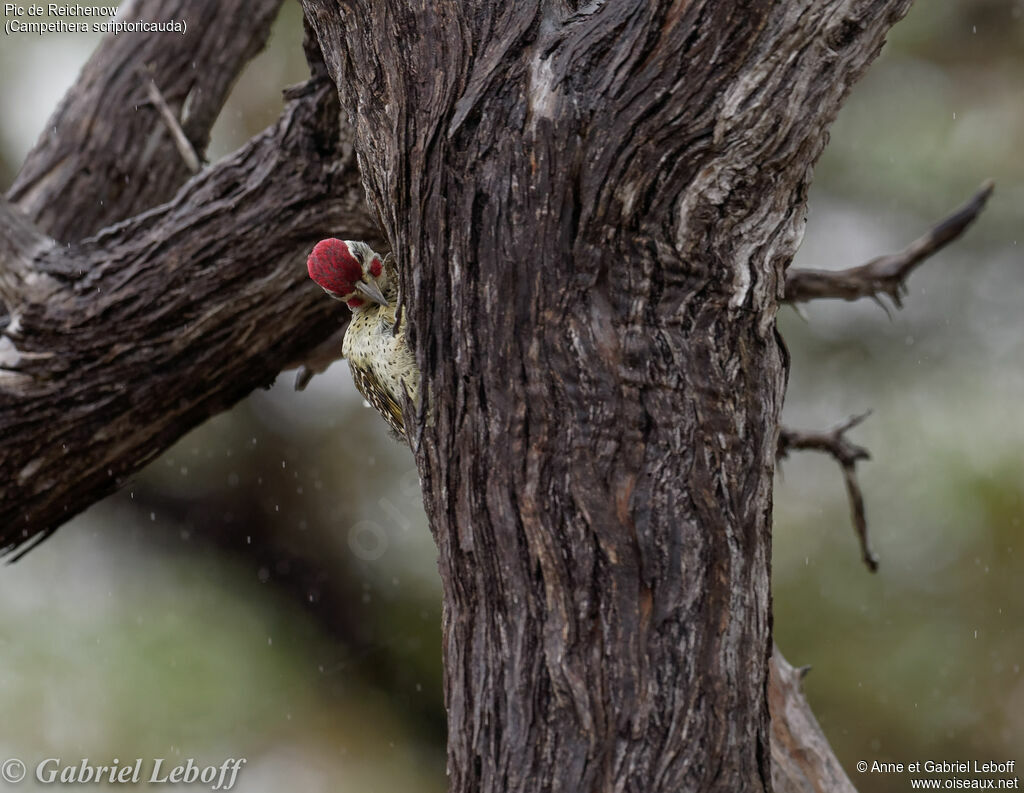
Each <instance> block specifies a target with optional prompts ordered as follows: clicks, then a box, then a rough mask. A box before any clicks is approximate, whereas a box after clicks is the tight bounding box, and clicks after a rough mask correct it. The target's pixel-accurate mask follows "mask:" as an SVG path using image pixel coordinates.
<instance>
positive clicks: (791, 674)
mask: <svg viewBox="0 0 1024 793" xmlns="http://www.w3.org/2000/svg"><path fill="white" fill-rule="evenodd" d="M806 672H807V667H804V668H802V669H797V668H794V667H792V666H790V664H789V662H788V661H787V660H786V659H785V658H784V657H783V655H782V653H781V652H779V648H778V647H777V646H775V645H774V644H773V645H772V657H771V664H770V666H769V675H768V709H769V711H770V713H771V747H772V788H773V789H774V790H776V791H785V793H856V790H855V788H854V787H853V784H852V783H851V782H850V779H849V777H847V776H846V773H845V772H844V771H843V767H842V766H841V765H840V764H839V761H838V760H837V759H836V756H835V755H834V754H833V753H832V748H831V747H830V746H829V744H828V739H827V738H826V737H825V734H824V733H823V732H822V731H821V726H820V725H819V724H818V720H817V719H815V718H814V713H813V712H812V711H811V708H810V706H809V705H808V704H807V700H806V699H805V698H804V695H803V691H802V689H801V681H802V680H803V677H804V675H805V674H806Z"/></svg>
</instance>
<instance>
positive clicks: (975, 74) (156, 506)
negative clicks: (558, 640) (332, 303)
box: [0, 0, 1024, 793]
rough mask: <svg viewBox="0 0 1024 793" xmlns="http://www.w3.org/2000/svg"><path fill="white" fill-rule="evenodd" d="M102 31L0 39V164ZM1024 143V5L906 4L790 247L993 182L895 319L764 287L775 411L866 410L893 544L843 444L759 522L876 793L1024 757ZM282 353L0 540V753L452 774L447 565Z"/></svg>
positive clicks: (820, 263) (795, 462) (800, 417)
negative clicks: (877, 563)
mask: <svg viewBox="0 0 1024 793" xmlns="http://www.w3.org/2000/svg"><path fill="white" fill-rule="evenodd" d="M301 35H302V34H301V19H300V14H299V11H298V7H297V4H295V3H288V4H286V7H285V10H284V11H283V12H282V15H281V18H280V19H279V21H278V24H277V26H276V28H275V32H274V35H273V38H272V40H271V44H270V46H269V47H268V49H267V50H266V51H265V52H264V53H263V54H262V55H261V56H260V57H259V58H258V59H257V60H255V61H254V62H253V63H252V64H251V65H250V66H249V68H248V69H247V70H246V72H245V73H244V74H243V76H242V77H241V79H240V80H239V82H238V84H237V86H236V88H235V91H234V93H233V95H232V97H231V99H230V101H229V103H228V106H227V107H226V109H225V111H224V113H223V115H222V117H221V119H220V121H219V122H218V124H217V127H216V129H215V134H214V142H213V146H212V149H211V151H210V153H209V155H210V159H211V160H216V159H217V158H218V157H221V156H223V155H224V154H226V153H228V152H230V151H232V150H233V149H235V148H236V147H238V146H239V145H241V144H242V143H243V142H244V141H245V140H246V139H247V138H248V137H250V136H251V135H253V134H255V133H256V132H258V131H259V130H260V129H262V128H263V127H264V126H266V125H267V124H269V123H271V121H273V119H274V118H276V116H277V115H278V113H279V112H280V109H281V107H282V102H281V98H280V89H281V88H283V87H284V86H286V85H288V84H291V83H295V82H300V81H301V80H302V79H304V77H305V66H304V59H303V56H302V50H301V46H300V42H301ZM96 44H97V38H95V37H92V36H89V35H77V34H75V35H70V34H61V35H50V36H44V37H38V36H34V35H29V34H20V35H15V36H8V37H5V38H4V39H3V40H2V43H0V74H3V75H4V76H5V78H6V79H4V80H3V81H0V186H2V187H3V188H6V187H7V186H8V185H9V184H10V182H11V180H12V178H13V175H14V173H15V172H16V170H17V168H18V166H19V164H20V162H21V160H22V159H23V158H24V156H25V154H26V152H27V151H28V150H29V148H30V147H31V146H32V144H33V142H34V141H35V139H36V137H37V136H38V135H39V134H40V132H41V131H42V130H43V129H44V128H45V125H46V120H47V118H48V116H49V114H50V113H51V112H52V110H53V109H54V108H55V106H56V104H57V102H58V101H59V99H60V97H61V96H62V95H63V93H64V91H65V90H66V89H67V87H68V86H70V85H71V84H72V82H73V81H74V79H75V77H76V75H77V71H78V69H79V68H80V67H81V65H82V64H83V63H84V62H85V60H86V59H87V58H88V56H89V54H90V53H91V51H92V49H93V48H94V47H95V46H96ZM1022 142H1024V2H1020V0H946V2H944V3H926V2H919V3H918V4H917V6H916V7H915V9H914V10H913V11H912V12H911V14H910V15H909V16H908V18H907V19H906V20H905V21H903V22H902V23H900V24H899V25H898V26H897V27H896V29H895V30H894V32H893V34H892V36H891V38H890V43H889V44H888V45H887V46H886V48H885V50H884V52H883V55H882V57H881V58H880V59H879V61H878V62H877V63H876V64H875V66H874V67H873V68H872V69H871V71H870V72H869V73H868V74H867V76H866V77H865V78H864V79H863V80H862V81H861V82H860V83H859V84H858V85H857V86H856V87H855V88H854V90H853V93H852V94H851V96H850V98H849V101H848V102H847V105H846V107H845V108H844V110H843V111H842V114H841V116H840V118H839V120H838V121H837V122H836V124H835V126H834V128H833V130H832V140H831V143H830V145H829V147H828V149H827V151H826V153H825V155H824V156H823V158H822V160H821V162H820V163H819V166H818V168H817V175H816V178H815V183H814V188H813V190H812V194H811V203H810V216H809V223H808V227H807V234H806V238H805V241H804V243H803V246H802V248H801V250H800V253H799V255H798V256H797V260H796V262H795V265H796V266H804V267H823V268H841V267H848V266H853V265H856V264H860V263H863V262H864V261H866V260H867V259H870V258H871V257H873V256H876V255H879V254H883V253H888V252H893V251H895V250H898V249H900V248H902V247H903V246H904V245H906V244H907V243H908V242H910V241H911V240H912V239H914V238H915V237H917V236H918V235H919V234H921V233H922V232H924V231H925V230H926V228H927V227H928V226H929V225H930V224H931V223H932V222H934V221H935V220H937V219H938V218H939V217H941V216H943V215H944V214H945V213H946V212H948V211H949V210H950V209H952V208H953V207H954V206H956V205H958V204H959V203H960V202H962V201H963V200H964V199H966V198H967V197H968V196H969V195H971V193H972V192H973V191H974V190H975V189H976V188H977V187H978V185H979V184H980V183H981V182H982V181H983V180H984V179H985V178H987V177H990V176H992V177H995V179H996V181H997V187H996V193H995V195H994V196H993V198H992V200H991V202H990V204H989V207H988V209H986V210H985V212H984V214H983V215H982V217H981V220H980V221H979V222H978V224H977V225H976V226H975V227H973V228H972V229H971V230H970V231H969V232H968V234H967V235H966V237H965V238H963V239H962V240H961V241H959V242H957V243H955V244H954V245H953V246H952V247H951V248H949V249H948V250H946V251H944V252H943V253H941V254H940V255H938V256H937V257H935V259H934V260H932V261H930V262H929V263H928V264H926V265H925V266H924V268H923V269H922V270H921V271H920V272H919V273H917V274H915V275H914V276H913V277H912V279H911V281H910V295H909V296H908V298H907V301H906V308H905V309H904V310H903V311H899V312H893V313H892V316H891V318H890V317H888V316H887V315H886V313H885V311H883V310H882V309H881V308H879V307H878V306H877V305H875V304H873V303H871V302H870V301H861V302H859V303H842V302H821V303H817V304H813V305H810V306H808V307H807V308H806V311H805V314H806V316H805V317H801V316H798V315H797V314H796V312H794V311H792V310H791V309H788V308H785V309H783V310H782V312H781V315H780V325H781V327H782V330H783V333H784V335H785V337H786V339H787V341H788V343H789V346H790V350H791V352H792V355H793V368H792V374H791V379H790V390H789V395H788V399H787V405H786V409H785V420H786V423H787V424H789V425H791V426H795V427H800V428H808V429H809V428H827V427H830V426H832V425H834V424H836V423H839V422H840V421H842V420H843V419H845V418H846V417H847V416H848V415H850V414H853V413H860V412H863V411H865V410H868V409H870V410H872V411H873V413H872V415H871V417H870V418H869V419H868V420H867V421H866V422H865V423H864V424H863V425H862V426H861V427H858V428H857V429H856V430H854V431H853V433H852V435H851V439H852V440H853V441H855V442H857V443H860V444H862V445H865V446H867V447H869V448H870V449H871V451H872V455H873V457H872V460H870V461H868V462H866V463H863V464H862V465H861V483H862V486H863V489H864V492H865V496H866V499H867V511H868V519H869V522H870V525H871V531H872V535H873V539H874V544H875V548H876V551H877V552H878V553H879V555H880V557H881V569H880V570H879V572H878V573H877V574H875V575H872V574H870V573H869V572H868V571H867V570H866V569H865V567H864V566H863V564H862V563H861V562H860V559H859V552H858V548H857V544H856V540H855V537H854V534H853V530H852V528H851V526H850V521H849V514H848V508H847V503H846V498H845V491H844V488H843V481H842V477H841V474H840V471H839V469H838V468H837V467H836V466H835V465H834V464H833V463H832V462H831V461H830V460H829V459H828V458H824V457H820V456H818V455H814V454H811V453H805V454H802V455H800V454H797V455H795V456H792V457H791V458H790V459H789V460H787V461H786V462H785V463H784V464H783V466H782V469H781V471H780V475H779V478H778V487H777V491H776V509H775V539H774V587H775V631H776V637H777V639H778V642H779V645H780V646H781V648H782V650H783V652H784V653H785V654H786V655H787V657H788V658H789V660H790V661H791V662H792V663H794V664H796V665H804V664H810V665H812V666H813V668H814V670H813V672H812V673H811V674H810V675H809V677H808V678H807V681H806V691H807V694H808V697H809V698H810V701H811V703H812V705H813V707H814V710H815V712H816V714H817V716H818V718H819V720H820V721H821V723H822V725H823V727H824V729H825V731H826V733H827V735H828V736H829V738H830V740H831V741H832V744H833V747H834V748H835V749H836V751H837V753H838V755H839V757H840V759H841V760H842V762H843V763H844V765H845V767H846V769H847V771H848V773H849V774H850V776H851V778H852V779H853V781H854V783H855V784H856V785H857V786H858V787H859V788H860V789H861V790H862V791H865V792H866V791H896V790H900V791H902V790H906V789H908V787H909V785H908V782H907V779H906V778H905V777H904V776H900V775H885V776H880V775H863V774H859V773H857V772H856V770H855V764H856V762H857V761H858V760H862V759H863V760H867V761H868V762H871V761H873V760H879V761H885V762H903V763H907V762H913V761H915V760H922V761H923V760H927V759H931V760H936V761H938V760H970V759H979V760H999V761H1003V760H1010V759H1015V760H1016V761H1017V762H1018V765H1020V764H1022V763H1024V748H1022V747H1024V674H1022V672H1021V666H1022V664H1024V629H1022V625H1024V527H1022V525H1021V520H1022V517H1024V503H1022V496H1024V413H1022V407H1024V261H1022V246H1021V245H1018V240H1019V238H1020V235H1021V233H1022V231H1024V228H1022V219H1024V213H1022V210H1021V207H1022V206H1024V155H1022V151H1021V146H1022ZM327 231H329V230H326V229H325V232H327ZM296 266H297V267H299V266H302V263H301V262H296ZM292 380H293V377H292V375H291V374H290V373H286V374H283V375H282V376H281V377H280V378H279V379H278V383H277V384H276V385H275V386H274V387H273V388H271V389H269V390H268V391H260V392H257V393H255V394H253V395H252V396H251V397H250V398H249V399H247V400H245V401H244V402H243V403H241V404H239V405H238V406H237V407H236V408H235V409H234V410H232V411H231V412H229V413H227V414H223V415H221V416H218V417H217V418H215V419H213V420H211V421H209V422H207V423H206V424H205V425H203V426H202V427H200V428H199V429H197V430H196V431H194V432H193V433H191V434H190V435H188V436H187V437H185V438H184V439H183V440H182V441H181V442H180V443H178V444H177V445H176V446H175V447H174V448H172V449H171V450H169V451H168V452H167V453H166V454H165V455H164V456H163V457H161V458H160V459H158V460H157V461H156V462H154V463H153V464H152V465H151V466H150V467H149V468H147V469H146V470H145V471H144V472H142V473H141V474H140V475H139V476H137V477H136V478H135V479H134V481H133V482H132V483H131V484H130V485H129V486H128V487H126V488H125V490H124V491H122V492H121V493H119V494H117V495H116V496H113V497H111V498H109V499H107V500H106V501H104V502H102V503H101V504H98V505H97V506H95V507H94V508H92V509H91V510H89V511H88V512H87V513H85V514H83V515H81V516H80V517H78V518H76V519H75V520H73V521H72V522H71V523H70V524H68V525H67V526H66V527H65V528H63V529H62V530H61V531H60V532H58V533H57V534H56V536H54V537H53V538H52V539H50V540H49V541H47V542H46V543H44V544H43V545H42V546H40V547H39V548H38V549H37V550H35V551H33V552H32V553H31V554H29V555H28V556H27V557H26V558H25V559H23V560H22V561H20V562H18V563H17V564H15V565H12V566H4V567H2V568H0V658H2V661H0V713H2V717H0V759H3V758H6V757H11V756H15V757H21V758H22V759H24V760H26V761H27V762H29V763H30V765H31V764H32V763H34V762H38V760H40V759H42V758H45V757H51V756H60V757H62V758H64V759H65V760H70V761H77V760H78V759H80V758H82V757H88V758H91V759H92V760H94V761H109V760H111V759H113V758H115V757H117V758H121V759H125V758H129V759H134V758H135V757H143V758H153V757H164V758H167V759H168V762H172V761H173V760H174V759H175V758H180V759H181V760H182V761H183V760H184V758H188V757H192V758H195V759H196V761H197V762H200V763H204V764H219V763H220V762H222V761H223V760H224V759H226V758H228V757H238V756H244V757H246V758H247V759H248V764H247V765H246V767H245V768H244V769H243V772H242V774H241V776H240V780H239V784H238V786H237V788H236V789H237V790H240V791H243V793H261V792H262V791H277V790H280V789H283V788H288V789H293V790H300V791H304V793H319V791H325V792H326V791H331V792H332V793H334V792H337V791H341V792H342V793H344V792H345V791H359V793H369V792H370V791H387V792H388V793H402V792H403V791H416V793H430V792H431V791H441V790H443V789H444V786H445V774H444V737H445V735H444V731H445V730H444V715H443V709H442V707H443V706H442V694H441V665H440V664H441V662H440V653H441V650H440V604H439V600H440V585H439V581H438V576H437V568H436V551H435V549H434V546H433V542H432V540H431V538H430V534H429V531H428V529H427V524H426V520H425V517H424V515H423V511H422V507H421V504H420V497H419V484H418V478H417V475H416V471H415V468H414V466H413V462H412V458H411V456H410V454H409V452H408V451H407V450H406V449H404V448H403V447H402V446H401V445H399V444H398V443H395V442H394V441H392V440H391V439H390V438H389V437H388V436H387V432H386V428H385V425H384V423H383V422H382V421H380V420H379V419H378V418H377V417H376V415H375V414H374V413H373V411H372V410H371V409H369V408H367V407H366V406H365V405H364V404H363V402H362V400H361V399H360V397H359V395H358V394H357V393H356V391H355V390H354V388H353V386H352V384H351V381H350V379H349V375H348V372H347V367H346V366H345V365H344V363H341V364H336V365H335V366H333V367H332V368H331V369H330V370H329V371H328V372H326V373H325V374H323V375H321V376H319V377H317V378H315V379H314V380H313V382H312V384H311V385H310V386H309V387H308V388H307V390H306V391H304V392H295V391H294V390H293V388H292ZM33 784H34V783H30V782H28V781H26V782H24V783H22V784H21V785H20V788H21V789H23V790H32V789H35V788H34V787H33ZM83 789H86V790H88V789H91V788H89V787H88V786H85V787H83Z"/></svg>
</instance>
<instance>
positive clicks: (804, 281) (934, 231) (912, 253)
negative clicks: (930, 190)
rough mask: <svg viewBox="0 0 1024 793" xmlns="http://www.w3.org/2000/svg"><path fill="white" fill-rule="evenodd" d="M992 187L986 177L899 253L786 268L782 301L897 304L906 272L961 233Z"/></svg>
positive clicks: (901, 299)
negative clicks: (848, 263) (827, 266)
mask: <svg viewBox="0 0 1024 793" xmlns="http://www.w3.org/2000/svg"><path fill="white" fill-rule="evenodd" d="M994 187H995V183H994V182H993V181H992V180H991V179H989V180H988V181H987V182H985V183H984V184H983V185H982V186H981V187H980V188H979V189H978V192H976V193H975V194H974V195H973V196H972V197H971V199H970V200H969V201H968V202H967V203H966V204H964V205H963V206H961V207H960V208H959V209H957V210H956V211H954V212H953V213H952V214H951V215H949V216H948V217H946V218H945V219H943V220H941V221H939V222H938V223H937V224H935V225H934V226H933V227H932V228H931V229H930V230H929V231H928V232H927V233H926V234H925V235H924V236H922V237H920V238H918V239H916V240H914V242H912V243H910V245H908V246H907V247H906V248H904V249H903V250H902V251H900V252H899V253H893V254H890V255H888V256H879V257H878V258H877V259H872V260H871V261H870V262H868V263H867V264H862V265H860V266H859V267H851V268H850V269H848V270H800V269H797V270H790V271H789V272H788V273H787V274H786V295H785V297H784V298H783V302H785V303H800V302H803V301H807V300H819V299H822V298H839V299H842V300H857V299H859V298H862V297H872V298H874V299H875V300H878V299H879V297H880V296H881V295H887V296H888V297H889V298H890V299H891V300H892V302H893V304H894V305H895V306H896V307H897V308H899V307H901V306H902V305H903V296H904V295H905V294H906V289H907V287H906V281H907V278H908V277H909V276H910V273H912V272H913V271H914V268H916V267H917V266H918V265H919V264H921V262H923V261H924V260H925V259H927V258H928V257H929V256H931V255H932V254H933V253H935V252H936V251H939V250H941V249H942V248H944V247H945V246H946V245H948V244H949V243H950V242H952V241H953V240H955V239H956V238H957V237H959V236H960V235H961V234H963V233H964V231H965V230H966V229H967V227H968V226H970V225H971V223H973V222H974V220H975V219H976V218H977V217H978V215H979V214H980V213H981V210H982V209H983V208H984V207H985V202H986V201H988V198H989V196H990V195H992V190H993V188H994ZM879 302H880V301H879Z"/></svg>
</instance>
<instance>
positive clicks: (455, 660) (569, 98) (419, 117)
mask: <svg viewBox="0 0 1024 793" xmlns="http://www.w3.org/2000/svg"><path fill="white" fill-rule="evenodd" d="M908 5H909V0H859V1H854V0H849V1H847V2H840V1H838V0H836V1H835V2H820V0H814V2H811V0H804V1H803V2H801V1H799V0H793V1H791V2H785V3H777V2H772V3H769V2H762V3H738V2H721V0H718V1H717V2H710V0H708V1H707V2H700V1H699V0H694V1H693V2H689V3H678V2H676V3H670V2H652V3H647V2H644V3H641V2H617V3H591V4H573V3H549V4H540V3H527V2H524V3H514V4H507V5H498V4H494V5H487V6H485V7H482V8H481V7H479V6H478V4H470V3H462V2H457V0H448V1H447V2H437V3H432V4H406V3H402V2H397V0H395V1H394V2H372V3H371V2H369V1H368V0H352V2H347V3H343V4H342V3H334V2H330V1H329V0H304V6H305V8H306V12H307V17H308V18H309V19H310V20H311V22H312V24H313V26H314V28H315V29H316V32H317V35H318V37H319V40H320V42H321V47H322V48H323V50H324V52H325V57H326V61H327V64H328V68H329V69H330V72H331V74H332V76H333V77H334V78H335V81H336V82H337V84H338V86H339V91H340V94H341V97H342V105H343V107H346V108H347V109H348V110H349V112H350V113H351V118H352V121H353V124H354V129H355V131H356V148H357V151H358V152H359V156H360V164H361V168H362V172H363V181H364V185H365V186H366V188H367V193H368V199H369V201H370V203H371V205H372V207H373V208H374V209H375V210H376V212H377V213H379V215H380V217H381V221H382V225H383V227H384V229H385V230H386V233H387V235H388V237H389V239H390V242H391V244H392V246H393V248H394V251H395V254H396V257H397V260H398V263H399V267H400V271H401V281H402V286H403V290H404V294H405V296H406V302H407V306H406V309H407V313H408V317H409V319H410V333H411V336H412V339H413V343H414V345H415V347H416V352H417V357H418V361H419V363H420V365H421V368H422V370H423V377H424V389H423V391H424V393H425V395H426V398H425V400H424V401H423V403H422V404H421V405H420V406H419V410H418V422H419V431H418V434H417V435H416V437H415V441H414V444H413V445H414V450H415V452H416V457H417V462H418V465H419V469H420V473H421V476H422V479H423V487H424V500H425V503H426V507H427V511H428V514H429V515H430V518H431V523H432V526H433V529H434V531H435V533H436V538H437V542H438V546H439V549H440V568H441V577H442V582H443V585H444V607H445V624H444V643H445V664H446V673H445V682H446V701H447V706H448V726H449V772H450V775H451V789H452V790H453V791H456V792H457V793H461V792H462V791H473V792H474V793H478V792H480V791H483V792H485V793H486V792H487V791H499V790H500V791H542V790H552V791H555V790H557V791H568V790H580V791H584V790H586V791H591V790H636V791H640V790H642V791H662V790H664V791H679V790H695V791H696V790H700V791H711V790H723V791H736V790H744V791H756V790H768V789H770V772H769V736H768V705H767V700H766V696H765V691H766V686H767V683H768V658H769V654H770V636H769V634H770V631H769V606H770V603H769V582H768V560H769V552H770V547H769V546H770V543H769V514H770V507H771V477H772V472H773V466H774V456H775V450H776V445H777V431H778V412H779V408H780V406H781V402H782V394H783V386H784V378H785V355H784V351H783V350H782V348H781V346H780V345H779V343H778V342H777V338H776V336H775V332H774V320H775V311H776V307H777V302H778V300H779V298H780V297H781V295H782V290H783V286H784V270H785V267H786V266H787V265H788V263H789V261H790V259H791V257H792V254H793V252H794V249H795V247H796V244H797V241H798V240H799V238H800V234H801V231H802V224H803V215H804V201H805V197H806V192H807V186H808V182H809V177H810V169H811V165H812V163H813V161H814V159H815V158H816V157H817V155H818V154H819V153H820V151H821V149H822V147H823V145H824V142H825V139H826V133H825V130H826V128H827V125H828V123H829V122H830V121H831V120H832V118H833V117H834V115H835V113H836V111H837V109H838V106H839V104H840V101H841V99H842V98H843V96H844V95H845V93H846V91H847V90H848V88H849V86H850V84H851V83H852V82H853V80H854V79H855V78H856V77H857V76H858V75H859V74H860V73H861V71H862V70H863V69H864V68H865V66H866V65H867V64H868V63H869V62H870V60H871V59H872V58H873V57H874V55H875V54H876V53H877V52H878V49H879V48H880V46H881V43H882V40H883V36H884V34H885V31H886V30H887V29H888V27H889V26H890V25H891V24H893V23H894V22H895V21H896V19H898V18H899V17H900V15H901V14H902V13H903V12H904V11H905V10H906V7H907V6H908ZM441 42H443V45H442V44H441ZM411 418H412V417H407V420H410V419H411Z"/></svg>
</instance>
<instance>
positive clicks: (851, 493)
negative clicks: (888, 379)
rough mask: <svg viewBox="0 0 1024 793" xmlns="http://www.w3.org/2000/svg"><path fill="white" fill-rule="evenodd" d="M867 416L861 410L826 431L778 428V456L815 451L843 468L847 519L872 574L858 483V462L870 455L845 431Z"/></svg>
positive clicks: (875, 561)
mask: <svg viewBox="0 0 1024 793" xmlns="http://www.w3.org/2000/svg"><path fill="white" fill-rule="evenodd" d="M869 415H870V412H868V413H862V414H861V415H859V416H853V417H852V418H850V419H848V420H847V421H845V422H843V423H842V424H840V425H839V426H838V427H835V428H833V429H831V430H828V431H826V432H820V431H818V432H809V431H803V430H791V429H789V428H787V427H782V428H781V430H780V431H779V448H778V457H779V458H780V459H782V458H785V457H787V456H788V455H789V453H790V452H791V451H805V450H810V451H816V452H825V453H826V454H830V455H832V457H833V458H835V461H836V462H837V463H839V465H840V467H841V468H842V469H843V479H844V480H845V482H846V495H847V498H848V499H849V502H850V518H851V520H852V521H853V528H854V530H855V531H856V532H857V539H858V540H859V541H860V550H861V556H862V557H863V559H864V564H866V565H867V566H868V569H869V570H870V571H871V572H872V573H874V572H875V571H877V570H878V557H877V556H876V555H875V552H874V551H873V550H872V549H871V541H870V539H869V537H868V520H867V516H866V515H865V512H864V494H863V493H862V492H861V489H860V484H859V483H858V481H857V462H858V461H859V460H867V459H868V458H870V456H871V455H870V454H868V450H867V449H865V448H863V447H862V446H857V445H856V444H853V443H850V442H849V441H848V440H847V439H846V433H847V432H849V431H850V430H851V429H853V428H854V427H856V426H857V425H858V424H860V423H861V422H862V421H864V419H866V418H867V417H868V416H869Z"/></svg>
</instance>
